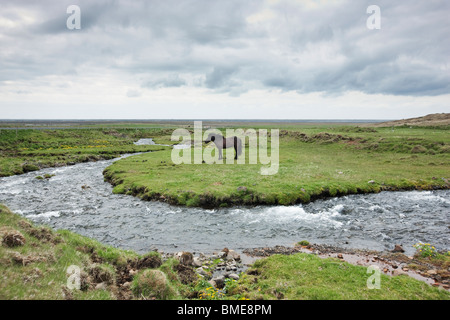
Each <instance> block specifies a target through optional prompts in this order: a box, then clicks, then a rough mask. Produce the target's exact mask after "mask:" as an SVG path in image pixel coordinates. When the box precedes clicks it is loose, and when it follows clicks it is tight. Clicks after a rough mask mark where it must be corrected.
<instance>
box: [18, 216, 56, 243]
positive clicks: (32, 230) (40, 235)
mask: <svg viewBox="0 0 450 320" xmlns="http://www.w3.org/2000/svg"><path fill="white" fill-rule="evenodd" d="M19 226H20V227H22V228H23V229H24V230H25V231H26V232H27V233H28V234H29V235H30V236H33V237H35V238H36V239H38V240H40V241H41V242H44V243H45V242H48V243H52V244H58V243H61V242H63V239H62V238H61V236H60V235H59V234H55V233H54V232H53V231H52V230H50V229H49V228H46V227H34V226H32V225H31V223H29V222H28V221H25V220H21V221H20V222H19Z"/></svg>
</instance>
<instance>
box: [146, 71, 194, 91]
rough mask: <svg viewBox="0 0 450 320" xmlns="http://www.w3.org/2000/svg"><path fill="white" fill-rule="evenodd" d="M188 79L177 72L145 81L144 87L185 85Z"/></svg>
mask: <svg viewBox="0 0 450 320" xmlns="http://www.w3.org/2000/svg"><path fill="white" fill-rule="evenodd" d="M186 84H187V83H186V80H185V79H182V78H181V77H180V76H179V75H177V74H171V75H168V76H167V77H163V78H158V79H152V80H148V81H146V82H144V83H143V84H142V87H144V88H169V87H181V86H185V85H186Z"/></svg>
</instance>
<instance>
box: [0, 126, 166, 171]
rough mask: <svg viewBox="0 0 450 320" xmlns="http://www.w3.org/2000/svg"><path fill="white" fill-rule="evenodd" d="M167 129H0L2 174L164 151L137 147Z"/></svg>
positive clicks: (156, 148)
mask: <svg viewBox="0 0 450 320" xmlns="http://www.w3.org/2000/svg"><path fill="white" fill-rule="evenodd" d="M161 133H165V131H164V130H163V129H159V128H156V129H111V128H103V129H101V128H93V129H64V130H32V129H26V130H17V131H16V130H0V177H1V176H10V175H15V174H21V173H25V172H30V171H35V170H38V169H41V168H45V167H54V166H63V165H70V164H75V163H79V162H87V161H96V160H101V159H112V158H116V157H118V156H120V155H121V154H124V153H135V152H147V151H156V150H163V149H165V148H167V147H164V146H137V145H134V144H133V142H135V141H137V140H138V139H140V138H148V137H155V136H156V137H157V136H158V135H159V134H161Z"/></svg>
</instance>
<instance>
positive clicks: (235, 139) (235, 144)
mask: <svg viewBox="0 0 450 320" xmlns="http://www.w3.org/2000/svg"><path fill="white" fill-rule="evenodd" d="M234 152H235V153H236V155H235V156H234V160H237V157H238V149H237V137H234Z"/></svg>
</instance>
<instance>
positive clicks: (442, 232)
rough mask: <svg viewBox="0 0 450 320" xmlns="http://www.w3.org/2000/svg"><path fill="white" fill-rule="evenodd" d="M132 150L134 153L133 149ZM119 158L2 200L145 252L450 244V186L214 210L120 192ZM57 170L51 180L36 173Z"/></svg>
mask: <svg viewBox="0 0 450 320" xmlns="http://www.w3.org/2000/svg"><path fill="white" fill-rule="evenodd" d="M127 156H129V155H127ZM116 160H117V159H114V160H106V161H98V162H88V163H80V164H76V165H73V166H67V167H60V168H47V169H43V170H40V171H35V172H30V173H26V174H22V175H18V176H12V177H5V178H0V202H1V203H4V204H5V205H7V206H8V207H9V208H10V209H11V210H13V211H15V212H16V213H18V214H21V215H23V216H25V217H27V218H29V219H30V220H32V221H34V222H37V223H39V224H45V225H48V226H50V227H52V228H54V229H68V230H71V231H74V232H77V233H79V234H82V235H85V236H88V237H91V238H94V239H97V240H99V241H101V242H102V243H105V244H109V245H112V246H115V247H119V248H124V249H131V250H135V251H137V252H139V253H145V252H148V251H149V250H153V249H158V250H160V251H165V252H175V251H181V250H186V251H191V252H204V253H210V252H213V251H217V250H220V249H222V248H224V247H228V248H230V249H234V250H237V251H241V250H243V249H245V248H254V247H262V246H274V245H293V244H294V243H296V242H298V241H300V240H308V241H309V242H312V243H320V244H331V245H335V246H340V247H347V248H361V249H363V248H365V249H373V250H391V249H393V247H394V245H395V244H402V245H403V247H404V249H405V250H406V254H412V253H413V252H414V251H415V249H414V248H413V247H412V246H413V245H414V244H415V243H417V242H426V243H432V244H433V245H435V246H436V248H437V249H438V250H449V249H450V237H449V235H450V190H438V191H411V192H381V193H378V194H367V195H350V196H345V197H339V198H330V199H326V200H319V201H315V202H312V203H309V204H306V205H294V206H257V207H234V208H220V209H214V210H207V209H201V208H187V207H178V206H172V205H168V204H166V203H160V202H147V201H142V200H140V199H138V198H135V197H133V196H127V195H116V194H113V193H112V186H111V185H110V184H109V183H107V182H104V180H103V175H102V172H103V170H104V169H105V168H106V167H107V166H109V165H111V163H112V162H114V161H116ZM46 173H48V174H54V175H55V176H53V177H52V178H50V179H43V180H38V179H36V176H39V175H40V176H43V175H44V174H46Z"/></svg>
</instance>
